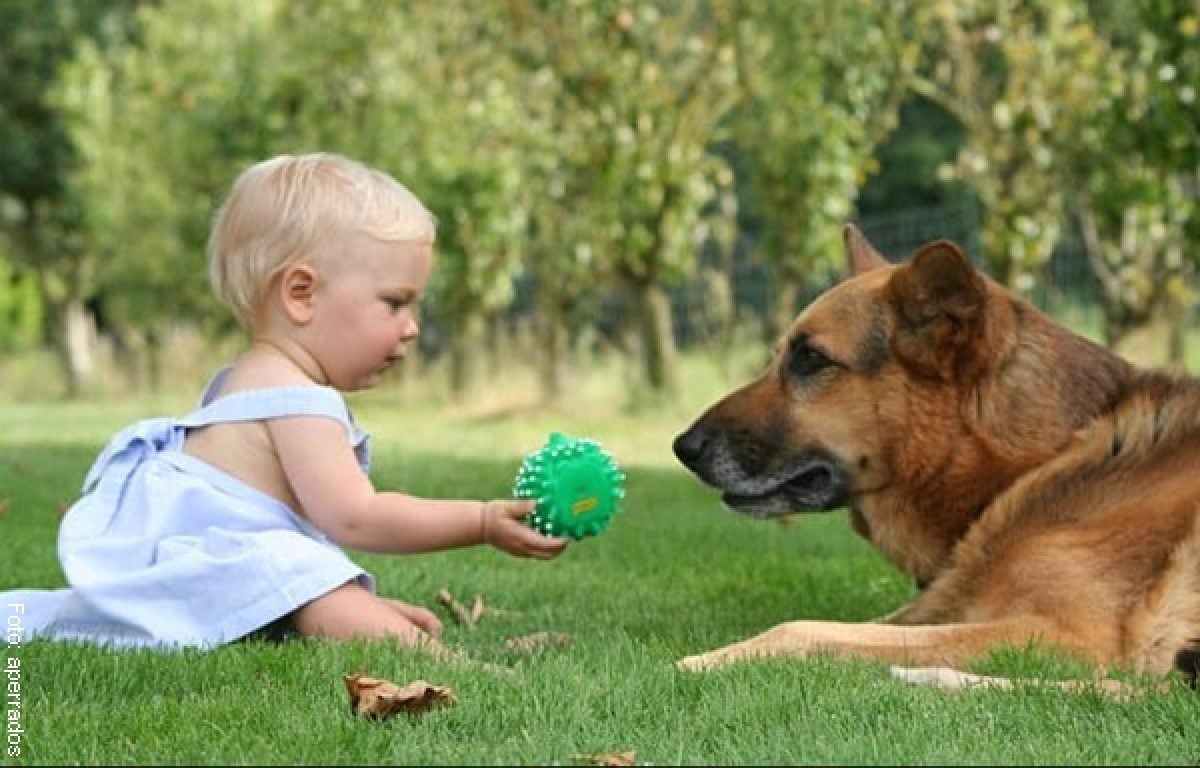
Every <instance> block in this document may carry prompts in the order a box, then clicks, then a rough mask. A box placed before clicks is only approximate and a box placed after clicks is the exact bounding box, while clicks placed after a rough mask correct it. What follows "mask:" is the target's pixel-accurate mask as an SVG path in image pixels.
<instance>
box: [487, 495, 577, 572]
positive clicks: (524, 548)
mask: <svg viewBox="0 0 1200 768" xmlns="http://www.w3.org/2000/svg"><path fill="white" fill-rule="evenodd" d="M535 505H536V502H535V501H534V500H533V499H521V500H519V501H518V500H513V499H496V500H493V501H486V502H484V504H483V512H482V513H481V514H482V518H483V540H484V541H485V542H487V543H488V544H491V545H492V546H493V547H495V548H496V549H499V550H502V551H504V552H507V553H508V554H510V555H516V556H517V557H536V558H538V559H541V560H549V559H550V558H552V557H557V556H558V555H559V554H561V553H562V551H563V550H564V549H565V548H566V546H567V539H559V538H555V537H553V536H543V535H542V534H540V533H538V532H537V531H535V530H533V529H532V528H530V527H529V526H528V525H526V524H525V523H524V522H522V520H523V519H524V518H525V517H527V516H528V515H529V513H530V512H532V511H533V508H534V506H535Z"/></svg>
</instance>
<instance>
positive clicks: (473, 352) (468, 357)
mask: <svg viewBox="0 0 1200 768" xmlns="http://www.w3.org/2000/svg"><path fill="white" fill-rule="evenodd" d="M483 326H484V324H483V315H482V314H480V313H479V312H478V311H473V310H469V311H467V312H466V313H465V314H464V315H462V316H461V317H460V318H459V328H458V333H457V334H455V336H454V339H453V340H452V341H451V343H450V393H451V396H452V397H453V399H454V401H455V402H462V400H463V399H464V398H465V397H466V395H467V393H468V392H470V391H471V389H472V388H473V387H474V386H475V384H476V382H477V381H478V380H479V371H480V365H479V363H480V359H481V356H482V354H483V339H484V332H483Z"/></svg>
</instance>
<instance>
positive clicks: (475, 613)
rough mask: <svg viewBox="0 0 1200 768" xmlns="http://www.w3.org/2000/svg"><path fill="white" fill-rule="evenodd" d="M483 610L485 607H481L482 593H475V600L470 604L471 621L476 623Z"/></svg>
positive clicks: (481, 616) (480, 617)
mask: <svg viewBox="0 0 1200 768" xmlns="http://www.w3.org/2000/svg"><path fill="white" fill-rule="evenodd" d="M485 610H487V609H486V608H484V607H483V595H475V602H474V603H472V604H471V621H473V622H475V623H478V622H479V620H480V619H482V618H483V612H484V611H485Z"/></svg>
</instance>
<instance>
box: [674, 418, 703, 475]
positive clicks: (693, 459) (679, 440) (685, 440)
mask: <svg viewBox="0 0 1200 768" xmlns="http://www.w3.org/2000/svg"><path fill="white" fill-rule="evenodd" d="M711 441H712V432H710V431H709V430H708V429H705V428H704V427H703V426H701V425H699V424H693V425H692V427H691V428H690V429H688V430H687V431H686V432H684V433H683V434H681V435H679V436H678V437H676V438H675V442H674V443H673V444H672V446H671V447H672V449H673V450H674V451H675V456H676V458H678V459H679V461H680V462H681V463H682V464H683V465H684V466H685V467H687V468H688V469H693V470H694V469H696V466H697V464H698V463H699V461H700V459H701V457H703V456H704V450H705V449H706V448H708V444H709V442H711Z"/></svg>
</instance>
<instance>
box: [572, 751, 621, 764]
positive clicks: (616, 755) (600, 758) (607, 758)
mask: <svg viewBox="0 0 1200 768" xmlns="http://www.w3.org/2000/svg"><path fill="white" fill-rule="evenodd" d="M571 759H572V760H576V761H578V762H582V763H588V764H589V765H637V751H635V750H632V749H631V750H629V751H628V752H612V753H609V754H605V755H571Z"/></svg>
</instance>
